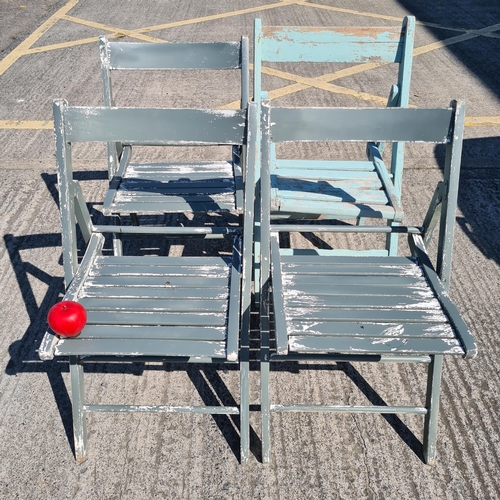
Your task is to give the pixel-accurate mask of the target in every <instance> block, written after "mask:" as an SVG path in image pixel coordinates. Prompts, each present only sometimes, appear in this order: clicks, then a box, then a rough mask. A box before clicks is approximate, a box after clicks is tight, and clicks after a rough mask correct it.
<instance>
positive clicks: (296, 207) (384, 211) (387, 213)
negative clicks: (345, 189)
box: [272, 198, 395, 220]
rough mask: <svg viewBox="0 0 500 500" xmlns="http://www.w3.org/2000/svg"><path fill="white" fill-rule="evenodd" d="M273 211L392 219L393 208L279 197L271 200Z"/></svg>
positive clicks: (338, 216)
mask: <svg viewBox="0 0 500 500" xmlns="http://www.w3.org/2000/svg"><path fill="white" fill-rule="evenodd" d="M274 201H275V203H273V204H272V210H273V212H274V211H275V212H280V213H290V214H294V213H296V214H308V215H309V216H316V215H318V216H319V215H324V216H325V217H326V218H328V217H334V218H336V219H356V218H358V217H369V218H374V219H388V220H392V219H394V215H395V212H394V209H393V208H392V207H390V206H386V205H373V206H371V207H369V206H365V205H362V204H360V205H355V204H353V203H346V202H335V201H329V202H317V201H315V200H305V201H298V200H288V199H286V198H280V199H279V200H273V202H274Z"/></svg>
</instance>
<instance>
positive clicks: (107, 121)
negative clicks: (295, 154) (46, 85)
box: [64, 107, 246, 145]
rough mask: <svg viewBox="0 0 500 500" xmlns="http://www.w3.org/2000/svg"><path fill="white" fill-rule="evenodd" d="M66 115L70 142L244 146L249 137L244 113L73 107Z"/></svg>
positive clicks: (67, 136)
mask: <svg viewBox="0 0 500 500" xmlns="http://www.w3.org/2000/svg"><path fill="white" fill-rule="evenodd" d="M64 114H65V119H64V124H65V129H66V140H67V141H68V142H122V143H126V144H143V145H146V144H147V145H194V144H243V140H244V136H245V121H246V117H245V116H246V113H245V111H244V110H203V109H159V108H156V109H150V108H90V107H81V108H80V107H71V108H66V110H65V113H64Z"/></svg>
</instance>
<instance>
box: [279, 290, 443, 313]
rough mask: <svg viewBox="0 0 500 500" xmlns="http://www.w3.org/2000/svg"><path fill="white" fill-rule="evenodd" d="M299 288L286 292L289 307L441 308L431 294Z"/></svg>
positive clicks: (423, 309)
mask: <svg viewBox="0 0 500 500" xmlns="http://www.w3.org/2000/svg"><path fill="white" fill-rule="evenodd" d="M297 292H298V290H288V289H287V292H285V298H286V306H287V308H298V309H301V310H302V311H303V310H304V308H308V307H311V308H329V309H338V308H341V309H343V308H349V309H387V308H388V307H391V308H393V309H404V310H412V311H431V310H434V311H437V310H441V306H440V304H439V301H438V300H437V299H436V298H435V297H434V295H432V294H431V296H430V297H418V296H409V295H400V296H396V295H393V296H392V297H388V296H387V295H364V296H359V295H348V296H340V295H334V296H332V295H321V296H319V295H316V294H307V295H306V294H304V293H297Z"/></svg>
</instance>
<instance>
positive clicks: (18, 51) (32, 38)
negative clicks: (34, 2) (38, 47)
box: [0, 0, 78, 75]
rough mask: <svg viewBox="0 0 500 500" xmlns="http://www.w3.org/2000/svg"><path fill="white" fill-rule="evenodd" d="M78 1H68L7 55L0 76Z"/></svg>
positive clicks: (0, 66) (2, 61)
mask: <svg viewBox="0 0 500 500" xmlns="http://www.w3.org/2000/svg"><path fill="white" fill-rule="evenodd" d="M77 3H78V0H70V1H69V2H68V3H67V4H66V5H65V6H64V7H61V8H60V9H59V10H58V11H57V12H55V13H54V14H52V16H50V17H49V19H47V21H45V22H44V23H43V24H42V25H41V26H39V27H38V28H37V29H36V30H35V31H33V33H31V35H29V36H28V37H27V38H26V40H23V41H22V42H21V43H20V44H19V45H18V46H17V47H16V48H15V49H14V50H13V51H12V52H10V53H9V54H7V55H6V56H5V57H4V58H3V59H2V60H1V61H0V75H3V74H4V73H5V72H6V71H7V70H8V69H9V68H10V67H11V66H12V65H13V64H14V63H15V62H16V61H17V60H18V59H19V58H20V57H21V56H23V55H25V54H26V51H27V50H28V49H30V48H31V46H32V45H33V44H34V43H36V42H37V41H38V40H39V39H40V38H41V37H42V36H43V35H44V34H45V33H47V31H48V30H49V29H50V28H52V26H54V24H56V23H57V21H59V19H61V17H63V16H64V15H66V14H67V13H68V12H69V11H70V10H71V9H72V8H73V7H74V6H75V5H76V4H77Z"/></svg>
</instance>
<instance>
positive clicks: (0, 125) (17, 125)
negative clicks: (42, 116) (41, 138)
mask: <svg viewBox="0 0 500 500" xmlns="http://www.w3.org/2000/svg"><path fill="white" fill-rule="evenodd" d="M1 129H3V130H53V129H54V122H53V121H52V120H0V130H1Z"/></svg>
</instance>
